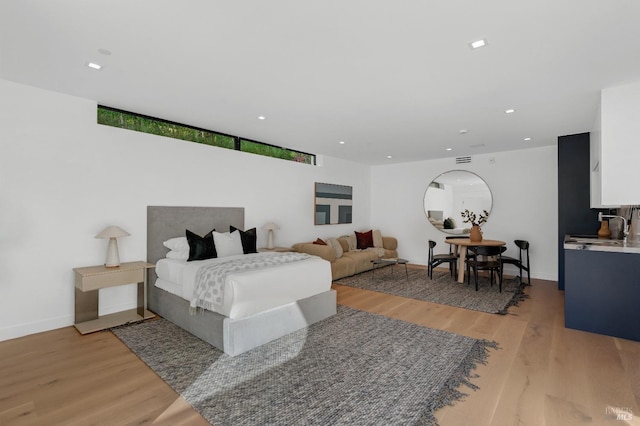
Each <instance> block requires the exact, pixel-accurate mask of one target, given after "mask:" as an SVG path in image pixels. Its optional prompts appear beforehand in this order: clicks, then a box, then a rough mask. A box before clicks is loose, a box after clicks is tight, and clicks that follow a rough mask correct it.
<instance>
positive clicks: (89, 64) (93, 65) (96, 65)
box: [87, 62, 102, 70]
mask: <svg viewBox="0 0 640 426" xmlns="http://www.w3.org/2000/svg"><path fill="white" fill-rule="evenodd" d="M87 66H88V67H89V68H93V69H94V70H99V69H100V68H102V65H100V64H96V63H95V62H87Z"/></svg>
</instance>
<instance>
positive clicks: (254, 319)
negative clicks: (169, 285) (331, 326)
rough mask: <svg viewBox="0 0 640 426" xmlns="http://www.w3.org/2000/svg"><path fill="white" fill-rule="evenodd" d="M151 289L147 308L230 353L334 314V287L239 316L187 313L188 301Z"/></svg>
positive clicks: (248, 347)
mask: <svg viewBox="0 0 640 426" xmlns="http://www.w3.org/2000/svg"><path fill="white" fill-rule="evenodd" d="M154 290H155V291H153V292H152V293H151V296H150V298H149V309H150V310H152V311H153V312H155V313H156V314H158V315H160V316H161V317H163V318H165V319H167V320H169V321H171V322H172V323H174V324H176V325H177V326H179V327H180V328H183V329H185V330H187V331H188V332H189V333H191V334H193V335H194V336H197V337H199V338H200V339H202V340H204V341H205V342H207V343H209V344H210V345H212V346H214V347H216V348H218V349H220V350H221V351H223V352H224V353H226V354H228V355H231V356H236V355H239V354H241V353H243V352H246V351H248V350H251V349H253V348H256V347H258V346H260V345H263V344H265V343H268V342H270V341H272V340H275V339H277V338H279V337H282V336H285V335H287V334H289V333H292V332H294V331H296V330H299V329H301V328H304V327H307V326H309V325H311V324H314V323H316V322H318V321H321V320H323V319H325V318H328V317H330V316H332V315H335V314H336V291H335V290H329V291H326V292H324V293H320V294H316V295H314V296H311V297H308V298H306V299H301V300H298V301H296V302H291V303H288V304H286V305H283V306H278V307H276V308H272V309H269V310H266V311H264V312H260V313H258V314H255V315H252V316H249V317H246V318H240V319H230V318H228V317H225V316H223V315H220V314H218V313H216V312H212V311H207V310H198V312H197V313H196V314H190V313H189V302H187V301H186V300H184V299H182V298H180V297H178V296H176V295H173V294H171V293H169V292H167V291H164V290H161V289H159V288H155V289H154Z"/></svg>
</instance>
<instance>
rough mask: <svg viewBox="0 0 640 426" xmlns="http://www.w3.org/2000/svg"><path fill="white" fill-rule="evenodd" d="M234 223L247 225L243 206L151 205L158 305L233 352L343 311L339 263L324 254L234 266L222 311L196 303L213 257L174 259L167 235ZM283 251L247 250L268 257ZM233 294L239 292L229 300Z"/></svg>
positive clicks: (150, 254)
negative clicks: (335, 285)
mask: <svg viewBox="0 0 640 426" xmlns="http://www.w3.org/2000/svg"><path fill="white" fill-rule="evenodd" d="M230 226H233V227H235V228H237V229H241V230H242V229H244V209H243V208H239V207H238V208H236V207H176V206H169V207H165V206H148V207H147V261H148V262H150V263H153V264H155V265H156V270H154V272H152V273H150V277H149V280H148V284H147V285H148V288H147V295H148V300H147V304H148V307H149V309H150V310H151V311H153V312H155V313H156V314H158V315H160V316H161V317H163V318H166V319H167V320H169V321H171V322H173V323H174V324H176V325H178V326H179V327H181V328H183V329H185V330H187V331H189V332H190V333H192V334H194V335H195V336H197V337H199V338H201V339H202V340H204V341H206V342H207V343H209V344H211V345H213V346H215V347H216V348H218V349H220V350H222V351H224V352H225V353H227V354H228V355H231V356H235V355H238V354H241V353H243V352H246V351H248V350H250V349H253V348H255V347H257V346H260V345H262V344H264V343H267V342H269V341H272V340H274V339H277V338H279V337H282V336H284V335H286V334H288V333H291V332H293V331H295V330H298V329H300V328H304V327H306V326H308V325H310V324H313V323H315V322H318V321H321V320H323V319H325V318H328V317H330V316H332V315H335V313H336V293H335V291H334V290H332V289H331V268H330V265H329V264H328V263H325V262H326V261H324V260H322V259H319V258H316V257H311V258H309V259H305V260H303V261H300V262H294V263H285V264H282V265H278V266H276V267H272V268H268V269H264V270H251V271H245V272H235V273H230V274H229V275H228V277H227V281H226V283H225V284H224V285H225V286H226V287H227V286H228V289H229V290H225V292H226V293H225V302H224V303H222V304H221V307H220V308H219V309H217V310H218V312H215V311H212V310H208V309H201V308H198V309H195V310H194V309H193V306H192V305H193V301H192V300H189V299H190V297H189V292H190V290H189V288H188V287H189V285H193V284H192V283H193V281H192V278H193V276H194V275H195V274H196V271H197V270H198V268H199V267H200V266H201V265H200V264H205V263H207V262H209V261H207V260H203V261H195V262H185V261H179V260H174V259H166V255H167V252H168V251H169V249H168V248H166V247H165V246H164V245H163V242H164V241H166V240H168V239H171V238H174V237H177V236H182V235H184V233H185V229H189V230H190V231H192V232H194V233H196V234H199V235H204V234H206V233H207V232H209V231H211V230H212V229H214V228H215V229H216V230H218V231H219V232H225V231H227V230H229V227H230ZM276 255H278V254H277V253H258V254H247V255H244V256H247V257H251V256H254V257H256V258H260V259H262V258H263V257H264V256H267V257H268V256H276ZM239 257H242V256H239ZM211 261H212V262H215V261H216V259H212V260H211ZM159 275H160V276H161V277H159ZM190 283H191V284H190ZM229 294H231V295H233V298H232V300H231V301H229V302H227V301H226V295H229Z"/></svg>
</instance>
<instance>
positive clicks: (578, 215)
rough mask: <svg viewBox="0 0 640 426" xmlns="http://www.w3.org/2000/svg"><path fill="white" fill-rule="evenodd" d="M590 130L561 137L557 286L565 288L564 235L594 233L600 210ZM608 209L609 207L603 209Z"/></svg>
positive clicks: (595, 232)
mask: <svg viewBox="0 0 640 426" xmlns="http://www.w3.org/2000/svg"><path fill="white" fill-rule="evenodd" d="M589 148H590V138H589V133H579V134H576V135H567V136H560V137H559V138H558V289H559V290H564V280H565V271H564V236H565V235H567V234H589V235H595V234H597V232H598V228H599V227H600V222H598V211H601V210H596V209H592V208H591V194H590V190H589V179H590V150H589ZM602 211H604V212H606V213H608V210H602Z"/></svg>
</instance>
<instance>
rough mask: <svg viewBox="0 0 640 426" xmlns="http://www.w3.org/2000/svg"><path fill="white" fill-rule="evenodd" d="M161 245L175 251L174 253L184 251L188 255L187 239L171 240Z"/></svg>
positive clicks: (176, 238)
mask: <svg viewBox="0 0 640 426" xmlns="http://www.w3.org/2000/svg"><path fill="white" fill-rule="evenodd" d="M162 244H163V245H164V246H165V247H166V248H168V249H169V250H176V251H185V250H186V252H187V254H188V253H189V242H188V241H187V237H175V238H171V239H168V240H167V241H165V242H164V243H162Z"/></svg>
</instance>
